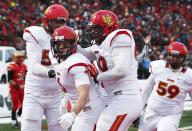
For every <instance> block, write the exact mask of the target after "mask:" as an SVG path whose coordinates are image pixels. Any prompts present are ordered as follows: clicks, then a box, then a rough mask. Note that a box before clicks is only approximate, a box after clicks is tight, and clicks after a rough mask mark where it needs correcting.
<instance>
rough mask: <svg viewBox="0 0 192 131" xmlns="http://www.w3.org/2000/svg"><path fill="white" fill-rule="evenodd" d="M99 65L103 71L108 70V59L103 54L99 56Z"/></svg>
mask: <svg viewBox="0 0 192 131" xmlns="http://www.w3.org/2000/svg"><path fill="white" fill-rule="evenodd" d="M98 67H99V69H100V71H101V72H105V71H107V70H108V66H107V61H106V59H105V58H104V57H103V56H99V59H98Z"/></svg>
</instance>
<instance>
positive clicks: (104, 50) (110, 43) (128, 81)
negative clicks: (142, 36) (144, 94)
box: [98, 29, 138, 94]
mask: <svg viewBox="0 0 192 131" xmlns="http://www.w3.org/2000/svg"><path fill="white" fill-rule="evenodd" d="M121 34H123V35H128V36H129V37H130V38H131V42H127V40H126V39H125V40H124V38H127V37H123V35H121ZM118 35H119V36H118ZM116 36H118V39H117V37H116ZM118 40H120V41H121V42H119V41H118ZM122 41H125V42H122ZM126 46H127V47H131V63H132V64H131V65H130V68H129V69H127V70H129V74H128V75H127V76H125V77H124V78H122V79H119V80H115V81H103V85H104V87H105V89H106V91H107V93H109V94H110V93H112V92H115V91H119V90H128V91H130V93H131V92H132V93H136V92H138V88H136V87H135V85H136V82H137V67H138V63H137V60H136V57H135V41H134V38H133V35H132V32H131V31H129V30H127V29H119V30H115V31H113V32H112V33H110V34H109V35H108V36H107V37H106V39H105V40H104V41H103V42H102V43H101V45H100V49H98V52H99V55H100V56H103V57H104V58H105V60H106V62H107V66H108V70H111V69H112V68H113V67H114V63H113V60H112V53H111V52H112V49H113V48H115V47H126ZM125 59H126V58H125ZM98 60H99V58H98ZM101 60H102V59H101ZM101 62H102V61H101ZM98 63H100V61H98ZM127 87H128V88H127Z"/></svg>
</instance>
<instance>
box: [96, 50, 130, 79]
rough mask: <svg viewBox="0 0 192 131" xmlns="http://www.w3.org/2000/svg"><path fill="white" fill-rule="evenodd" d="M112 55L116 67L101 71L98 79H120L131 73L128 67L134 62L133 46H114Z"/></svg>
mask: <svg viewBox="0 0 192 131" xmlns="http://www.w3.org/2000/svg"><path fill="white" fill-rule="evenodd" d="M112 57H113V58H112V59H113V62H114V67H113V68H112V69H111V70H108V71H106V72H102V73H99V75H98V76H97V80H98V81H112V80H118V79H121V78H123V77H124V76H126V75H127V74H129V70H128V69H129V67H130V65H131V64H132V63H131V59H132V57H131V48H130V47H116V48H113V49H112ZM125 58H126V59H125Z"/></svg>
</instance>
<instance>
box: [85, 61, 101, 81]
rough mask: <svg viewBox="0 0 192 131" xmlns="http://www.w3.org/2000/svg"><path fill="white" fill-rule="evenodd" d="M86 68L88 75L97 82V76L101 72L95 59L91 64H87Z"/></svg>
mask: <svg viewBox="0 0 192 131" xmlns="http://www.w3.org/2000/svg"><path fill="white" fill-rule="evenodd" d="M87 70H88V72H89V75H90V77H92V78H93V79H94V81H95V82H96V83H97V82H98V81H97V76H98V74H99V73H100V72H101V70H100V69H99V67H98V65H97V61H93V63H92V64H88V65H87Z"/></svg>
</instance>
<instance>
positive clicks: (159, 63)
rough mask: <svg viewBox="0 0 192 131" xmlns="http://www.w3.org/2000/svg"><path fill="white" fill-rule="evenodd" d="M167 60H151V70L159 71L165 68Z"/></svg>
mask: <svg viewBox="0 0 192 131" xmlns="http://www.w3.org/2000/svg"><path fill="white" fill-rule="evenodd" d="M165 67H166V62H165V61H164V60H156V61H151V62H150V67H149V72H150V73H157V72H160V71H162V70H163V69H165Z"/></svg>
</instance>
